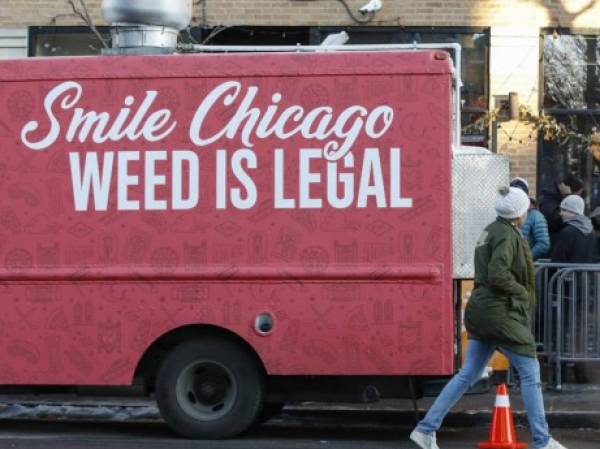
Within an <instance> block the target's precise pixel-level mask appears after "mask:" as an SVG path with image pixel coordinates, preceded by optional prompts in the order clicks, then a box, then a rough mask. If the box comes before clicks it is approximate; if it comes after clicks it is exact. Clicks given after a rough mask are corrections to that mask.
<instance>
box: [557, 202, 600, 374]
mask: <svg viewBox="0 0 600 449" xmlns="http://www.w3.org/2000/svg"><path fill="white" fill-rule="evenodd" d="M584 211H585V203H584V202H583V198H581V197H580V196H578V195H569V196H567V197H566V198H565V199H563V200H562V202H561V203H560V216H561V217H562V220H563V222H564V223H565V226H564V227H563V228H562V229H561V231H560V233H559V234H558V236H557V237H556V241H555V242H554V246H553V247H552V255H551V260H552V262H553V263H580V264H582V263H585V264H591V263H596V262H597V259H598V238H597V236H596V233H595V232H594V226H593V224H592V220H591V219H589V218H588V217H586V216H585V215H584ZM566 290H567V292H566V294H567V295H569V294H572V293H569V292H570V290H571V289H568V288H567V289H566ZM579 292H580V290H578V291H577V292H576V293H575V297H574V298H573V297H572V298H567V301H565V303H564V304H563V329H564V332H565V333H569V332H574V331H575V330H574V329H571V326H572V324H571V323H570V322H569V320H568V319H566V318H567V317H568V316H570V314H571V313H572V312H571V311H573V312H574V313H575V314H576V319H577V322H578V323H581V318H582V317H581V313H582V310H581V308H580V307H581V306H573V305H572V304H583V302H582V301H583V298H582V297H581V294H580V293H579ZM588 300H589V301H593V295H589V297H588ZM573 307H574V310H573ZM573 324H574V323H573ZM569 366H572V367H573V373H574V374H575V382H577V383H578V384H585V383H588V380H589V379H588V373H587V364H586V363H584V362H574V363H569V364H566V365H565V366H564V369H566V368H567V367H569Z"/></svg>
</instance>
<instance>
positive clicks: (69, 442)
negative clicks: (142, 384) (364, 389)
mask: <svg viewBox="0 0 600 449" xmlns="http://www.w3.org/2000/svg"><path fill="white" fill-rule="evenodd" d="M409 431H410V429H409V428H408V427H402V428H400V427H399V428H398V429H393V428H390V427H388V426H386V427H384V428H379V429H378V428H377V427H376V426H363V427H362V428H361V427H360V426H359V427H358V428H357V427H356V426H351V427H347V426H345V425H344V423H343V422H342V423H338V425H337V426H335V427H330V428H328V427H327V426H315V425H313V424H309V425H306V426H305V425H302V423H298V422H291V423H288V422H286V420H285V419H275V420H273V421H271V422H270V423H269V424H267V425H264V426H262V427H260V428H258V429H256V430H254V431H252V432H250V433H248V434H245V435H244V436H241V437H238V438H235V439H231V440H226V441H192V440H185V439H181V438H178V437H177V436H175V435H173V434H172V433H171V432H170V431H169V429H168V428H167V427H166V426H165V425H164V424H162V423H157V422H151V423H107V422H102V423H81V422H48V421H45V422H42V421H11V420H6V421H2V422H0V449H4V448H7V449H8V448H11V449H42V448H44V449H47V448H56V449H142V448H144V449H157V448H167V449H192V448H193V449H317V448H318V449H329V448H336V449H338V448H339V449H370V448H378V449H380V448H394V449H415V448H416V446H414V445H413V444H412V443H411V442H409V441H408V434H409ZM518 432H519V435H520V436H521V437H522V438H523V439H524V440H525V441H528V433H527V432H526V431H525V430H524V429H519V430H518ZM554 436H555V438H557V439H559V440H560V441H561V442H563V444H565V445H566V446H567V448H569V449H598V447H600V431H598V430H584V429H579V430H573V429H569V430H566V429H561V430H557V431H556V432H554ZM485 437H486V429H485V428H484V427H481V428H453V429H445V430H444V431H443V432H441V433H440V434H439V436H438V442H439V444H440V447H441V449H466V448H475V447H476V443H477V442H478V441H481V440H482V439H485Z"/></svg>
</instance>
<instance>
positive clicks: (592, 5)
mask: <svg viewBox="0 0 600 449" xmlns="http://www.w3.org/2000/svg"><path fill="white" fill-rule="evenodd" d="M73 1H74V2H75V3H76V4H77V3H78V2H79V1H80V0H73ZM346 2H347V3H348V5H349V6H350V8H351V9H352V10H353V11H357V10H358V8H359V7H360V6H361V5H363V4H364V3H366V0H346ZM0 3H1V5H0V27H19V26H28V25H50V24H52V23H55V24H58V25H72V24H78V23H81V21H80V20H79V19H77V18H75V17H73V16H72V15H71V12H72V11H71V8H70V6H69V4H68V1H67V0H2V2H0ZM86 4H87V5H88V7H89V10H90V13H91V14H92V17H93V18H94V20H95V21H96V22H97V23H99V24H100V23H102V19H101V14H100V4H101V0H86ZM599 18H600V2H596V1H589V0H588V1H585V0H583V1H582V0H538V1H535V0H530V1H524V0H384V7H383V9H382V10H381V11H380V12H379V13H377V15H376V16H375V19H374V21H373V23H372V24H373V25H404V26H410V25H432V26H444V25H447V26H466V25H469V26H496V25H510V26H515V25H518V24H523V25H528V26H535V27H545V26H558V25H560V26H564V27H567V26H571V27H587V28H595V27H598V23H599V20H598V19H599ZM195 19H196V22H202V21H204V20H206V22H207V24H209V25H218V24H219V25H241V24H243V25H352V24H353V23H354V22H353V21H352V19H351V18H350V17H349V16H348V14H347V13H346V11H345V10H344V8H343V6H342V4H341V3H340V2H339V1H338V0H206V1H205V6H202V5H198V6H197V7H196V10H195Z"/></svg>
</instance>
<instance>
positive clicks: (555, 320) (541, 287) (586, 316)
mask: <svg viewBox="0 0 600 449" xmlns="http://www.w3.org/2000/svg"><path fill="white" fill-rule="evenodd" d="M536 296H537V305H536V309H535V312H534V314H533V315H532V329H533V334H534V336H535V339H536V342H537V344H538V349H539V354H541V355H543V356H545V357H546V359H547V361H548V368H549V374H551V375H552V377H551V383H552V384H553V386H554V387H555V388H556V389H561V388H562V371H561V368H562V365H563V364H564V363H565V362H600V264H556V263H544V262H541V263H536Z"/></svg>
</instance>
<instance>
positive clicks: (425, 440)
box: [410, 429, 566, 449]
mask: <svg viewBox="0 0 600 449" xmlns="http://www.w3.org/2000/svg"><path fill="white" fill-rule="evenodd" d="M410 439H411V440H413V441H414V442H415V444H416V445H417V446H419V447H420V448H421V449H440V448H439V447H438V445H437V443H436V442H435V432H433V433H432V434H431V435H427V434H426V433H423V432H419V431H418V430H417V429H415V430H413V431H412V433H411V434H410ZM552 441H554V440H552ZM550 448H552V449H554V448H553V447H552V446H548V448H544V449H550ZM560 448H562V446H556V449H560ZM565 449H566V448H565Z"/></svg>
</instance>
